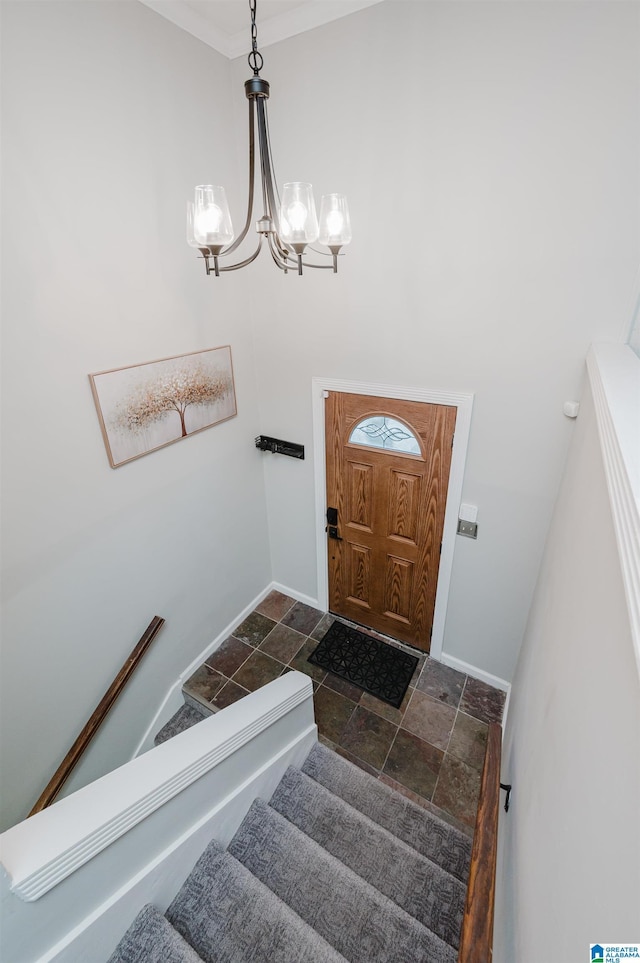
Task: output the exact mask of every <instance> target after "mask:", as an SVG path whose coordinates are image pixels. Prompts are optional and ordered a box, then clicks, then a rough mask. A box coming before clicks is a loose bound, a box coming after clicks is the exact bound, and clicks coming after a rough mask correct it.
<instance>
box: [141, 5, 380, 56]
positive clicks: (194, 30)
mask: <svg viewBox="0 0 640 963" xmlns="http://www.w3.org/2000/svg"><path fill="white" fill-rule="evenodd" d="M139 2H140V3H143V4H144V5H145V6H146V7H149V8H150V9H151V10H153V11H154V12H155V13H158V14H160V16H161V17H164V18H165V19H166V20H170V21H171V23H173V24H175V25H176V26H177V27H180V28H181V29H182V30H186V31H187V33H190V34H191V35H192V36H194V37H197V38H198V40H202V42H203V43H206V44H207V45H208V46H209V47H213V49H214V50H217V51H218V53H220V54H222V55H223V56H225V57H227V58H228V59H229V60H233V59H235V58H236V57H241V56H243V55H244V54H247V53H248V52H249V48H250V36H249V21H248V18H247V28H246V30H241V31H239V32H238V33H235V34H229V33H227V32H226V31H224V30H221V29H220V28H219V27H216V25H215V24H214V23H213V21H212V20H210V19H209V18H208V17H205V16H203V15H202V14H201V13H199V12H198V11H197V10H195V9H194V8H193V7H190V6H189V5H188V4H187V3H185V2H184V0H139ZM381 2H382V0H308V2H306V3H304V4H302V5H301V6H299V7H296V8H295V9H294V10H290V11H288V12H287V13H283V14H280V15H279V16H277V17H270V18H269V19H268V20H265V21H264V23H261V24H260V25H259V29H260V49H261V50H262V49H264V48H265V47H269V46H271V45H272V44H274V43H279V42H280V41H281V40H287V39H288V38H289V37H295V36H296V35H297V34H299V33H305V32H306V31H307V30H313V29H315V28H316V27H321V26H323V25H324V24H325V23H331V21H333V20H339V19H340V18H341V17H346V16H348V15H349V14H352V13H356V12H357V11H358V10H362V9H364V8H365V7H370V6H373V4H376V3H381Z"/></svg>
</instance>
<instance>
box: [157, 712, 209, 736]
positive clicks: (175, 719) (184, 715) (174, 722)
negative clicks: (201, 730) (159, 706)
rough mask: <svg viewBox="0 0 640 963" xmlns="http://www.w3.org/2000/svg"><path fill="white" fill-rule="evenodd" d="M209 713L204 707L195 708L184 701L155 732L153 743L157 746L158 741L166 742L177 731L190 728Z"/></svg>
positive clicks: (175, 734) (176, 733) (206, 717)
mask: <svg viewBox="0 0 640 963" xmlns="http://www.w3.org/2000/svg"><path fill="white" fill-rule="evenodd" d="M210 715H211V713H210V712H207V711H206V709H197V708H196V707H195V706H194V705H187V704H186V703H185V704H184V705H182V706H180V708H179V709H178V711H177V712H176V713H175V715H173V716H172V717H171V718H170V719H169V721H168V722H167V723H165V725H164V726H163V727H162V729H160V731H159V732H158V733H156V735H155V737H154V740H153V741H154V743H155V745H156V746H159V745H160V743H162V742H166V741H167V739H173V737H174V736H177V735H178V733H179V732H184V730H185V729H190V728H191V726H195V724H196V723H197V722H202V720H203V719H208V718H209V716H210Z"/></svg>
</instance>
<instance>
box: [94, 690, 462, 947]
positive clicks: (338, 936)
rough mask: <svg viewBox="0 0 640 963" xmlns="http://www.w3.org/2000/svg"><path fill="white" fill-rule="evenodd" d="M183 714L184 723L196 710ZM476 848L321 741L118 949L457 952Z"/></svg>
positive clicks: (141, 917) (142, 919)
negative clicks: (168, 902) (163, 910)
mask: <svg viewBox="0 0 640 963" xmlns="http://www.w3.org/2000/svg"><path fill="white" fill-rule="evenodd" d="M191 708H192V707H190V706H185V707H184V709H185V710H188V709H191ZM198 711H199V710H198ZM183 715H185V714H184V713H183ZM186 715H188V716H189V718H188V719H187V718H182V719H181V720H180V723H179V726H180V728H182V727H183V726H184V725H192V724H195V723H196V722H198V721H199V719H198V718H196V717H195V715H194V713H191V712H186ZM172 721H173V720H172ZM165 729H168V727H165ZM174 731H177V729H174ZM170 734H171V733H170V732H169V731H166V732H165V731H163V733H162V734H160V733H159V734H158V738H159V740H160V741H162V740H163V739H164V738H169V737H170ZM470 855H471V840H470V839H469V838H468V837H466V836H464V835H463V834H461V833H459V832H458V831H457V830H456V829H454V828H453V827H451V826H449V825H448V824H447V823H444V822H442V821H441V820H440V819H438V818H437V817H435V816H433V815H432V814H431V813H429V812H427V811H426V810H424V809H422V808H421V807H419V806H417V805H415V804H414V803H412V802H411V801H410V800H408V799H406V798H405V797H404V796H401V795H400V794H398V793H396V792H395V791H394V790H392V789H390V788H389V787H388V786H386V785H384V783H382V782H380V781H379V780H377V779H374V778H373V777H371V776H369V775H368V774H367V773H365V772H363V771H362V770H360V769H359V768H357V767H356V766H354V765H352V764H351V763H350V762H347V761H346V760H345V759H343V758H342V757H340V756H338V755H337V754H336V753H334V752H332V751H330V750H329V749H327V748H325V747H324V746H322V745H320V744H316V745H315V746H314V748H313V749H312V750H311V752H310V753H309V755H308V756H307V758H306V760H305V762H304V764H303V765H302V767H301V768H299V769H298V768H293V767H290V768H289V769H288V770H287V771H286V773H285V775H284V776H283V778H282V780H281V781H280V783H279V785H278V786H277V788H276V790H275V792H274V793H273V795H272V797H271V799H270V800H269V802H266V801H264V800H262V799H256V800H255V801H254V803H253V804H252V806H251V808H250V809H249V811H248V813H247V815H246V817H245V819H244V821H243V822H242V824H241V825H240V827H239V829H238V831H237V832H236V834H235V836H234V837H233V839H232V840H231V842H230V843H229V845H228V847H227V849H226V850H224V849H223V848H222V847H221V846H220V845H219V844H218V843H216V842H215V841H213V842H211V843H210V844H209V845H208V846H207V848H206V849H205V851H204V853H203V854H202V856H201V857H200V859H199V860H198V862H197V863H196V865H195V867H194V869H193V870H192V872H191V873H190V875H189V876H188V878H187V879H186V881H185V883H184V885H183V886H182V888H181V889H180V891H179V892H178V894H177V896H176V897H175V899H174V900H173V902H172V903H171V905H170V906H169V908H168V910H167V912H166V914H165V915H164V916H163V915H162V914H161V913H160V912H159V911H158V910H156V909H155V908H154V907H153V906H151V905H148V906H146V907H145V908H144V909H143V910H142V911H141V913H140V914H139V915H138V917H137V918H136V920H135V921H134V922H133V924H132V926H131V927H130V929H129V930H128V931H127V933H126V934H125V936H124V937H123V939H122V941H121V942H120V944H119V945H118V947H117V948H116V950H115V952H114V954H113V955H112V957H111V959H110V960H109V963H138V961H140V963H142V961H144V963H156V961H157V963H161V961H162V963H182V961H184V963H198V961H204V963H244V961H252V963H340V961H345V960H348V961H351V963H365V961H366V963H456V961H457V959H458V953H457V949H458V945H459V939H460V929H461V924H462V916H463V910H464V902H465V894H466V880H467V876H468V871H469V860H470Z"/></svg>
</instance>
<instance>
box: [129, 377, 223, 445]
mask: <svg viewBox="0 0 640 963" xmlns="http://www.w3.org/2000/svg"><path fill="white" fill-rule="evenodd" d="M230 390H231V379H230V378H229V376H228V375H227V374H226V373H224V372H222V371H215V372H213V371H208V370H207V369H206V368H205V367H204V365H202V364H197V363H196V364H191V365H189V364H187V363H185V364H182V365H180V367H178V368H176V369H175V370H174V371H173V372H171V373H168V374H167V375H163V374H158V375H157V376H156V377H154V378H152V379H151V380H149V381H147V382H146V383H143V384H140V385H138V387H137V388H135V389H134V390H133V391H132V392H131V394H130V395H129V396H128V397H127V398H124V399H123V401H122V402H121V403H120V405H119V410H118V414H117V416H116V419H115V424H116V425H117V426H118V427H121V428H124V429H125V430H127V431H131V432H133V433H134V434H135V433H139V432H140V431H141V430H142V429H143V428H146V427H147V426H148V425H151V424H154V422H158V421H161V420H162V419H163V418H165V416H166V415H167V414H169V413H171V412H174V413H175V414H176V415H177V416H178V418H179V419H180V429H181V438H185V437H186V435H187V434H188V431H187V426H186V422H185V414H186V411H187V408H189V407H191V406H192V405H194V406H197V405H212V404H213V403H214V402H216V401H219V400H220V399H221V398H224V396H225V395H226V394H228V393H229V391H230Z"/></svg>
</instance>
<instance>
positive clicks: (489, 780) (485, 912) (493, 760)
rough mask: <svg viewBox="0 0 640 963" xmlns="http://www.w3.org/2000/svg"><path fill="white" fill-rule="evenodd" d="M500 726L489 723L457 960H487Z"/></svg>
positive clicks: (490, 937)
mask: <svg viewBox="0 0 640 963" xmlns="http://www.w3.org/2000/svg"><path fill="white" fill-rule="evenodd" d="M501 742H502V728H501V726H499V725H498V723H497V722H492V723H491V724H490V725H489V733H488V737H487V748H486V752H485V756H484V767H483V770H482V781H481V783H480V798H479V800H478V813H477V816H476V828H475V833H474V836H473V847H472V850H471V867H470V869H469V884H468V886H467V901H466V905H465V908H464V917H463V920H462V935H461V938H460V949H459V951H458V963H491V957H492V945H493V907H494V901H495V887H496V856H497V851H498V809H499V806H500V747H501Z"/></svg>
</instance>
